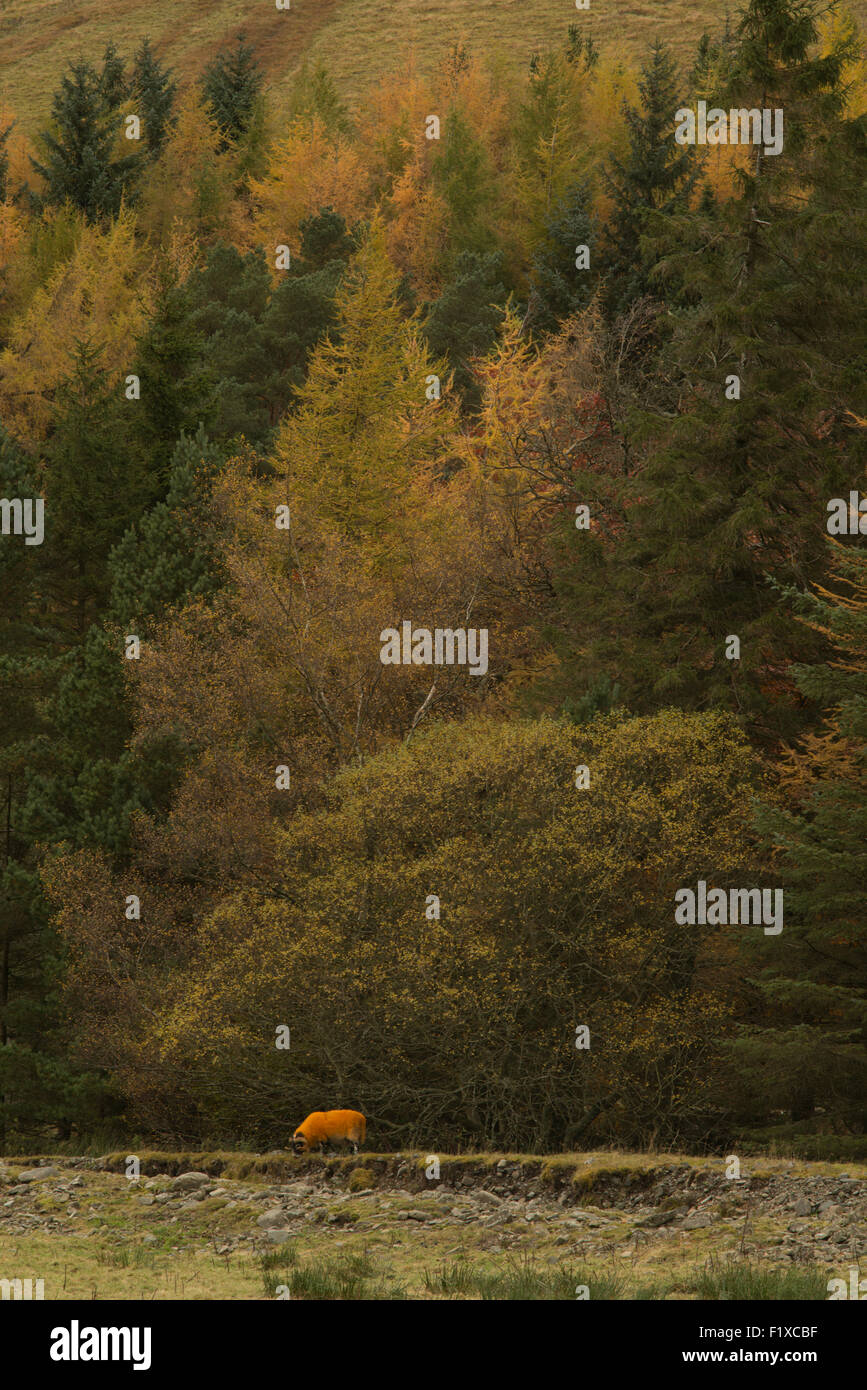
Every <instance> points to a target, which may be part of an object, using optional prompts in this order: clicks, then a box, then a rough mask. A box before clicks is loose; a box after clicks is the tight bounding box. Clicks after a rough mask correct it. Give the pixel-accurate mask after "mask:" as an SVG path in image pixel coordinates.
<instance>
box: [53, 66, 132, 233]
mask: <svg viewBox="0 0 867 1390" xmlns="http://www.w3.org/2000/svg"><path fill="white" fill-rule="evenodd" d="M51 114H52V126H51V128H50V129H49V130H44V131H42V133H41V135H40V144H41V147H42V150H43V152H44V153H43V158H42V160H41V161H40V160H35V159H33V158H31V163H32V165H33V167H34V169H35V170H36V172H37V173H38V174H40V175H41V176H42V178H43V179H44V180H45V183H46V185H47V189H46V193H45V201H46V202H47V203H49V204H52V205H54V206H57V207H60V206H62V205H63V204H64V203H66V202H70V203H72V204H73V206H74V207H77V208H80V209H81V211H82V212H83V213H84V214H85V216H86V217H87V218H88V219H89V220H90V221H96V220H97V219H98V218H102V217H113V216H114V215H115V214H116V213H117V211H118V209H119V208H120V204H121V199H122V197H123V194H124V190H125V188H126V187H127V186H128V184H129V183H130V181H131V179H132V178H133V176H134V174H135V172H136V169H137V167H138V164H139V158H140V157H139V155H138V154H130V155H123V156H121V157H119V158H115V157H114V154H113V151H114V146H115V142H116V139H117V132H118V128H119V125H120V116H119V114H118V113H117V112H115V111H112V109H111V108H110V107H109V106H108V104H107V102H106V100H105V97H104V95H103V92H102V87H101V82H100V78H99V77H98V75H97V73H96V72H95V71H94V69H93V67H92V66H91V65H90V63H85V62H79V63H74V64H72V65H71V67H70V71H69V73H68V74H67V75H66V76H64V77H63V79H62V81H61V84H60V89H59V91H57V92H55V94H54V99H53V101H52V105H51Z"/></svg>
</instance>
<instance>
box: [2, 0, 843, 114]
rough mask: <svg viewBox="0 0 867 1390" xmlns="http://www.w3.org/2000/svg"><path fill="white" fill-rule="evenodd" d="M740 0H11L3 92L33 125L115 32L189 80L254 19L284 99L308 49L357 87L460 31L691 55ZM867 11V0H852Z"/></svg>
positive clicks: (487, 38)
mask: <svg viewBox="0 0 867 1390" xmlns="http://www.w3.org/2000/svg"><path fill="white" fill-rule="evenodd" d="M726 8H728V9H729V10H730V12H731V13H732V14H733V15H734V14H735V13H736V11H737V8H738V7H737V4H735V3H732V4H730V5H728V6H725V5H722V6H720V5H717V4H714V3H713V0H665V3H664V4H661V3H659V0H635V3H630V0H591V7H590V10H589V11H584V12H579V11H576V9H575V7H574V4H573V3H572V0H292V7H291V9H290V10H288V11H278V10H276V9H275V7H274V4H273V0H148V4H147V5H130V4H128V3H127V0H77V3H76V4H75V5H74V6H70V5H69V4H68V0H40V3H39V4H35V3H34V0H6V3H5V4H4V5H3V6H2V7H0V53H2V55H3V63H2V69H0V102H2V101H5V102H6V103H8V105H9V106H11V108H12V109H13V110H14V111H15V112H16V114H17V115H18V117H19V120H20V122H21V125H22V127H23V128H24V129H25V130H26V131H27V132H28V133H32V132H33V131H34V130H37V129H38V128H39V127H40V125H42V124H43V122H44V120H45V117H46V115H47V113H48V111H49V109H50V105H51V93H52V91H53V90H54V88H55V87H56V86H57V79H58V75H59V73H60V72H61V70H62V68H63V67H64V66H65V64H66V63H67V62H68V61H69V60H70V59H73V60H75V59H77V58H78V57H80V56H82V55H84V56H85V57H87V58H89V59H91V60H93V61H96V60H97V59H98V58H99V57H100V56H101V54H102V51H103V49H104V48H105V45H106V43H108V42H113V43H115V44H116V45H117V47H118V49H119V50H120V52H121V53H123V54H131V53H132V51H133V50H134V49H135V47H136V46H137V45H138V44H139V43H140V42H141V39H142V38H143V37H144V36H145V35H148V36H149V37H150V39H151V41H152V43H153V45H154V47H155V49H156V51H157V53H158V54H159V56H160V58H161V59H162V60H163V61H164V62H167V63H168V64H170V65H171V66H172V67H173V68H174V69H175V72H176V75H177V76H178V77H179V78H180V79H181V80H182V81H186V80H189V79H190V78H192V77H195V76H197V75H198V74H199V73H200V72H201V70H202V68H203V67H204V66H205V64H206V63H207V62H208V61H209V60H210V59H211V58H212V57H213V54H214V53H215V52H216V50H217V48H218V47H219V46H220V44H221V43H223V42H225V41H226V40H227V39H233V38H234V36H235V35H236V34H237V33H238V31H239V29H241V28H243V29H244V30H245V31H246V33H247V36H248V38H249V39H250V40H251V41H253V42H254V43H255V44H256V46H257V48H258V50H259V54H260V61H261V62H262V65H263V67H264V69H265V72H266V75H267V79H268V83H269V85H270V87H271V89H272V91H273V93H274V95H275V97H276V98H277V104H278V105H279V104H280V101H281V98H283V97H285V95H286V94H287V92H288V90H289V87H290V86H291V83H292V80H293V77H294V75H295V73H296V72H297V71H298V68H299V66H300V64H301V62H302V60H304V59H305V58H321V59H323V60H324V61H325V62H327V65H328V67H329V69H330V70H331V72H332V73H333V75H334V77H335V79H336V80H337V82H338V84H339V86H340V88H341V91H342V92H343V93H344V94H348V95H349V96H350V97H358V96H359V95H360V94H361V93H363V92H364V91H366V90H367V89H368V88H369V87H370V86H371V85H372V84H373V83H375V82H376V81H377V79H378V78H379V77H381V76H382V74H383V73H385V72H388V71H391V70H393V69H394V68H395V67H397V65H398V64H399V63H400V62H402V60H403V59H404V58H405V57H406V56H407V55H408V54H409V53H410V51H413V52H414V53H415V54H416V57H417V60H418V63H419V65H420V66H421V67H422V68H423V69H424V68H429V67H430V66H431V65H432V64H433V63H435V62H436V61H437V60H438V59H439V57H440V56H441V55H442V53H443V52H444V51H445V50H447V49H448V48H449V47H450V45H451V43H452V41H453V40H454V39H457V38H460V37H463V38H464V39H465V40H466V41H467V42H468V43H469V44H470V46H471V47H472V48H474V49H475V50H476V51H478V52H480V53H484V54H485V55H489V56H490V57H491V58H494V59H496V60H497V61H498V62H500V63H501V64H502V65H504V66H505V67H506V68H507V69H511V70H512V71H516V70H526V67H527V63H528V62H529V59H530V56H531V54H532V53H533V52H534V51H537V50H539V49H543V48H545V47H547V46H549V45H552V44H558V43H559V42H560V41H561V39H562V38H563V37H565V34H566V31H567V29H568V26H569V25H570V24H574V23H578V24H580V25H581V26H582V27H585V26H586V27H587V29H588V30H589V31H590V32H592V33H593V35H594V37H595V38H596V39H597V42H600V43H601V44H602V45H603V46H613V45H615V44H618V45H621V46H623V47H624V48H625V50H626V51H627V52H629V53H630V54H633V55H638V56H640V55H642V54H643V53H644V51H645V50H646V48H647V46H648V44H649V43H650V42H651V40H652V39H654V38H655V37H656V36H657V35H658V36H659V37H661V38H662V39H664V40H666V41H667V42H668V43H669V44H670V45H671V47H672V49H673V50H674V52H675V53H676V54H677V56H678V57H679V58H680V59H681V60H682V61H683V62H686V61H688V60H689V59H690V58H691V56H692V54H693V52H694V50H695V45H696V43H697V41H698V39H699V37H700V35H701V33H702V32H703V30H704V29H709V30H711V31H715V30H716V29H718V27H719V26H721V25H722V24H723V22H724V20H725V13H726ZM852 9H853V10H854V12H855V13H856V15H858V16H859V17H860V18H861V20H862V22H863V21H864V20H865V18H867V0H852Z"/></svg>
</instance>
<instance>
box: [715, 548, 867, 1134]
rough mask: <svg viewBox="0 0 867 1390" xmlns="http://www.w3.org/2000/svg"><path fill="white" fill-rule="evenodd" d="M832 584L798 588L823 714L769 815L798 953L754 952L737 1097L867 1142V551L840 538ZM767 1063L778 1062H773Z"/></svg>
mask: <svg viewBox="0 0 867 1390" xmlns="http://www.w3.org/2000/svg"><path fill="white" fill-rule="evenodd" d="M830 548H831V551H832V555H833V559H832V577H831V579H830V580H829V585H828V587H827V588H822V589H820V590H819V591H818V592H817V593H815V594H812V595H800V594H796V593H795V592H793V591H789V592H788V594H787V595H786V597H787V598H788V600H789V601H790V602H791V603H793V604H794V607H795V610H796V611H797V612H798V613H799V614H800V617H801V620H802V621H805V622H807V623H808V624H810V625H815V626H817V627H818V628H820V629H821V631H822V632H823V633H825V634H830V636H831V641H832V645H833V649H834V650H833V654H832V656H831V659H830V660H829V661H828V662H827V663H823V664H821V665H814V666H799V667H796V669H795V676H796V679H797V684H798V688H799V689H800V690H801V692H802V693H803V695H804V696H805V697H806V698H808V699H809V700H811V701H816V702H818V703H821V704H823V705H824V706H825V708H826V711H827V714H826V722H825V726H824V728H823V729H822V730H821V731H820V732H819V733H818V734H817V735H813V736H810V737H808V738H807V739H805V740H804V742H803V743H802V744H801V745H800V746H799V747H797V748H796V749H794V750H792V751H791V752H790V754H789V755H788V757H787V758H786V759H785V760H784V763H783V767H782V774H783V775H782V780H781V789H780V791H781V795H780V798H779V800H778V802H777V804H769V805H766V806H764V807H763V808H762V810H761V812H760V813H759V817H758V820H759V826H760V829H761V830H762V831H763V833H764V836H765V839H766V843H767V845H768V848H769V849H770V850H772V851H773V852H774V857H773V860H772V863H773V869H772V873H773V874H774V875H775V876H776V877H777V878H778V879H779V880H781V881H782V883H783V885H784V894H785V896H784V902H785V926H784V933H785V938H786V949H785V950H784V951H780V949H779V943H778V942H777V943H776V946H777V949H774V944H772V942H771V941H770V940H769V939H767V938H762V937H760V938H759V939H758V941H757V942H756V943H755V946H754V950H753V951H752V952H751V955H752V962H751V963H752V967H753V971H752V986H753V989H754V991H755V993H756V995H757V1001H756V1005H755V1008H754V1022H753V1023H752V1025H751V1026H750V1027H748V1028H746V1029H745V1030H744V1031H743V1033H742V1035H741V1036H740V1038H739V1039H738V1040H737V1042H736V1043H735V1045H734V1048H733V1060H734V1061H735V1063H736V1065H737V1070H738V1073H739V1074H740V1076H741V1077H742V1078H743V1079H742V1080H741V1082H740V1084H738V1083H737V1082H736V1085H735V1092H736V1097H738V1096H739V1098H740V1100H741V1103H742V1104H743V1102H744V1100H748V1101H749V1104H750V1108H751V1109H753V1112H754V1113H755V1107H756V1104H757V1097H760V1098H761V1102H762V1103H763V1106H764V1109H765V1118H766V1120H769V1119H770V1114H769V1112H770V1110H771V1109H776V1110H779V1109H786V1110H787V1111H788V1112H789V1118H790V1120H791V1121H792V1122H793V1123H795V1124H798V1125H799V1128H800V1129H801V1130H802V1131H807V1132H808V1131H810V1130H815V1128H816V1126H817V1122H818V1120H819V1116H818V1114H817V1111H818V1108H819V1107H821V1111H822V1114H821V1123H822V1126H823V1127H826V1126H827V1125H828V1124H829V1123H831V1124H834V1126H835V1128H836V1129H837V1131H838V1132H840V1131H841V1130H842V1131H843V1132H844V1133H846V1132H848V1133H852V1132H853V1131H854V1132H856V1133H863V1131H864V1127H865V1121H867V1110H865V1103H864V1097H865V1094H867V1091H865V1087H867V968H865V960H867V555H865V553H864V551H863V549H861V548H859V547H858V546H857V545H844V544H841V543H840V542H832V543H830ZM769 1062H770V1063H772V1064H771V1065H769Z"/></svg>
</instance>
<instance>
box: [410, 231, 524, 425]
mask: <svg viewBox="0 0 867 1390" xmlns="http://www.w3.org/2000/svg"><path fill="white" fill-rule="evenodd" d="M502 280H503V258H502V256H501V255H500V253H499V252H491V253H490V254H488V255H480V254H479V253H478V252H474V251H464V252H462V253H461V255H460V256H458V258H457V260H456V262H455V268H454V275H453V278H452V279H451V280H450V281H449V283H448V284H447V285H446V286H445V288H444V290H443V292H442V294H441V295H440V297H439V299H436V300H434V302H433V303H432V304H431V305H430V306H429V308H428V311H427V314H426V316H425V319H424V328H423V332H424V337H425V341H426V342H427V345H428V347H429V348H430V351H431V354H432V355H433V356H434V357H445V358H446V359H447V360H448V363H449V366H450V367H451V368H452V369H453V371H454V382H455V385H456V386H457V388H458V389H459V391H460V392H461V394H462V396H463V399H464V404H465V406H467V407H468V408H469V409H473V408H475V407H477V406H478V404H479V400H480V393H479V388H478V384H477V382H476V380H475V377H474V375H473V372H472V368H471V366H470V360H471V358H473V357H481V356H483V355H484V353H485V352H487V351H488V349H489V348H490V347H491V346H492V344H493V343H494V341H495V339H496V336H497V331H498V329H499V327H500V324H501V323H502V320H503V308H504V306H505V303H506V299H507V294H506V290H505V287H504V285H503V283H502Z"/></svg>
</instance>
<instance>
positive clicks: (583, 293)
mask: <svg viewBox="0 0 867 1390" xmlns="http://www.w3.org/2000/svg"><path fill="white" fill-rule="evenodd" d="M589 206H590V193H589V189H588V188H587V187H586V185H581V186H579V187H577V188H574V189H572V190H571V192H570V193H569V194H568V195H567V196H566V197H565V198H564V199H563V201H562V202H561V203H560V204H559V205H558V206H557V208H555V210H554V212H552V213H551V214H550V215H549V216H547V217H546V218H545V224H544V228H545V230H544V240H543V241H542V242H540V244H539V246H538V249H537V250H536V252H535V254H534V256H533V267H532V279H531V288H530V303H529V308H528V320H529V324H530V327H531V328H532V330H533V332H534V333H551V332H553V331H555V330H556V329H557V327H558V326H559V324H560V322H561V321H562V320H563V319H566V318H569V317H570V316H571V315H572V314H577V313H579V312H580V310H581V309H583V308H585V307H586V306H587V304H588V303H589V302H590V300H591V299H592V297H593V293H594V290H595V288H596V283H597V278H598V277H597V273H596V269H595V266H596V248H597V229H596V224H595V220H594V218H593V216H592V214H591V213H590V212H589V211H588V208H589ZM584 246H586V247H587V248H588V250H589V268H588V269H579V268H578V266H577V264H576V262H577V260H578V255H577V253H578V251H579V248H580V247H584Z"/></svg>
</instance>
